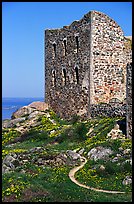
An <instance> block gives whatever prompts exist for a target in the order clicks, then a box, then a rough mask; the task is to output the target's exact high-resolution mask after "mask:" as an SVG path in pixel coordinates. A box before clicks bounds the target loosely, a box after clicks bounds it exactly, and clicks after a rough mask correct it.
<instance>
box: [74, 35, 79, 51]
mask: <svg viewBox="0 0 134 204" xmlns="http://www.w3.org/2000/svg"><path fill="white" fill-rule="evenodd" d="M75 39H76V45H77V53H78V49H79V40H78V36H76V37H75Z"/></svg>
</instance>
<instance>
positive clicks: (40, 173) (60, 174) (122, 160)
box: [2, 110, 132, 202]
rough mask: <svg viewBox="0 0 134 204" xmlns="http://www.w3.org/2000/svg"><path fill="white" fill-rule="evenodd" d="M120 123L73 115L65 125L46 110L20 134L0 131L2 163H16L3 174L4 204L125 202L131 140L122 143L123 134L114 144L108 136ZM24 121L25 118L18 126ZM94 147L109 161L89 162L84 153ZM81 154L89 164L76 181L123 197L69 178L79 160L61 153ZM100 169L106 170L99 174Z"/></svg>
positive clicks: (129, 168)
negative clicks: (104, 150)
mask: <svg viewBox="0 0 134 204" xmlns="http://www.w3.org/2000/svg"><path fill="white" fill-rule="evenodd" d="M120 119H121V118H96V119H88V120H86V121H84V120H82V119H80V118H78V117H77V116H73V117H72V119H71V120H70V121H65V120H63V119H60V118H59V117H58V116H57V115H56V114H55V113H54V112H53V111H52V110H48V111H45V113H44V114H43V115H40V116H38V120H37V122H38V123H37V125H36V124H35V126H34V127H31V128H30V129H29V131H27V132H25V133H24V134H23V135H22V134H20V133H19V132H18V131H17V128H16V127H13V128H4V129H3V131H2V158H3V160H4V159H5V158H6V157H7V156H8V155H11V156H14V157H15V155H16V157H17V158H19V159H18V163H15V162H14V163H15V164H14V166H15V168H14V169H12V170H11V171H9V172H7V173H3V176H2V199H3V202H126V201H127V202H130V201H131V200H132V198H131V197H132V196H131V184H129V185H123V184H122V181H123V179H124V178H125V177H126V176H131V174H132V169H131V165H130V163H129V162H126V160H129V159H130V154H129V150H131V146H132V145H131V140H129V139H125V137H124V135H121V136H120V137H119V138H116V139H112V138H110V137H108V135H107V134H108V133H109V132H110V131H111V130H112V129H113V128H114V126H115V124H116V121H118V120H120ZM26 122H28V119H27V120H26V121H24V122H21V125H22V126H23V125H24V123H26ZM16 138H17V139H16ZM98 146H102V147H105V148H111V150H112V151H113V154H111V155H110V156H109V158H110V159H100V160H97V161H94V160H91V159H90V158H89V157H88V152H89V151H90V150H91V149H92V148H95V147H98ZM81 149H83V152H82V156H84V157H85V158H87V159H88V162H87V163H86V164H85V166H84V167H83V168H82V169H81V170H79V171H78V172H77V173H76V175H75V178H76V179H77V180H78V181H80V182H81V183H83V184H86V185H87V186H88V185H89V186H92V187H95V188H100V189H105V190H117V191H124V192H125V193H124V194H108V193H102V192H96V191H92V190H89V189H86V188H82V187H80V186H77V185H76V184H75V183H73V182H72V181H71V180H70V179H69V177H68V174H69V171H70V170H71V169H72V168H73V167H74V166H78V165H79V164H80V160H79V159H77V160H74V159H72V158H70V157H68V156H67V152H66V151H67V150H75V152H76V153H78V152H79V151H80V150H81ZM128 149H129V150H128ZM127 150H128V152H127ZM124 151H126V152H125V153H123V152H124ZM117 155H118V156H119V155H120V156H119V157H118V161H116V162H112V159H114V158H115V157H117ZM100 166H103V167H105V168H104V169H103V170H102V169H101V168H100Z"/></svg>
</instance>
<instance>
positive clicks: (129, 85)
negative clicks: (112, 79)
mask: <svg viewBox="0 0 134 204" xmlns="http://www.w3.org/2000/svg"><path fill="white" fill-rule="evenodd" d="M126 92H127V101H126V102H127V137H128V138H131V137H132V63H130V64H128V65H127V87H126Z"/></svg>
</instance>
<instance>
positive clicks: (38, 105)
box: [28, 101, 48, 111]
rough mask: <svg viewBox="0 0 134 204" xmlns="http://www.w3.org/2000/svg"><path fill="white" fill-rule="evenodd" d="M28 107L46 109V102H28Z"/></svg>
mask: <svg viewBox="0 0 134 204" xmlns="http://www.w3.org/2000/svg"><path fill="white" fill-rule="evenodd" d="M28 107H31V108H35V109H36V110H39V111H45V110H47V109H48V104H47V103H45V102H41V101H37V102H33V103H31V104H29V105H28Z"/></svg>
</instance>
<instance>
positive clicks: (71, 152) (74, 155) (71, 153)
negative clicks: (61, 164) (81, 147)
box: [66, 150, 81, 160]
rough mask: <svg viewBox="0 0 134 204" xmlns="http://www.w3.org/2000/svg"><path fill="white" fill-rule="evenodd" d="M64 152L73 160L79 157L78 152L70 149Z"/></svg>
mask: <svg viewBox="0 0 134 204" xmlns="http://www.w3.org/2000/svg"><path fill="white" fill-rule="evenodd" d="M66 153H67V156H69V157H70V158H71V159H73V160H77V159H79V158H80V157H81V156H80V154H78V153H76V152H74V151H72V150H67V151H66Z"/></svg>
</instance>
